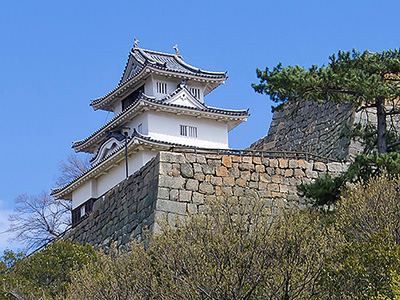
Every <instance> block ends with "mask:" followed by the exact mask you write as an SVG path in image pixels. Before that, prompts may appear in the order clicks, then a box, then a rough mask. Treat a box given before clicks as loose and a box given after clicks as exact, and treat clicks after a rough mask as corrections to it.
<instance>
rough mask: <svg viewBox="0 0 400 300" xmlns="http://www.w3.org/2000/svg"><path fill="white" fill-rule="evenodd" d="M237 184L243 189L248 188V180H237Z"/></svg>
mask: <svg viewBox="0 0 400 300" xmlns="http://www.w3.org/2000/svg"><path fill="white" fill-rule="evenodd" d="M236 184H237V185H238V186H241V187H246V186H247V180H246V179H243V178H238V179H236Z"/></svg>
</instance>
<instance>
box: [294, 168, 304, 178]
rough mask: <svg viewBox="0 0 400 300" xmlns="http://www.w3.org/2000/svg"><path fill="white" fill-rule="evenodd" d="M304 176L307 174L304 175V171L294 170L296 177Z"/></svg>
mask: <svg viewBox="0 0 400 300" xmlns="http://www.w3.org/2000/svg"><path fill="white" fill-rule="evenodd" d="M304 176H305V174H304V172H303V170H300V169H294V177H296V178H300V177H304Z"/></svg>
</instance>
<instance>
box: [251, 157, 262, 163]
mask: <svg viewBox="0 0 400 300" xmlns="http://www.w3.org/2000/svg"><path fill="white" fill-rule="evenodd" d="M253 163H254V164H256V165H260V164H261V157H259V156H255V157H253Z"/></svg>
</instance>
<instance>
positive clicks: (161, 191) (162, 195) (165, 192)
mask: <svg viewBox="0 0 400 300" xmlns="http://www.w3.org/2000/svg"><path fill="white" fill-rule="evenodd" d="M157 198H159V199H166V200H169V189H168V188H161V187H160V188H158V196H157Z"/></svg>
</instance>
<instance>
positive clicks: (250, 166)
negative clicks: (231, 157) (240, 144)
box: [238, 163, 254, 170]
mask: <svg viewBox="0 0 400 300" xmlns="http://www.w3.org/2000/svg"><path fill="white" fill-rule="evenodd" d="M238 167H239V170H254V164H252V163H242V164H239V166H238Z"/></svg>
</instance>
